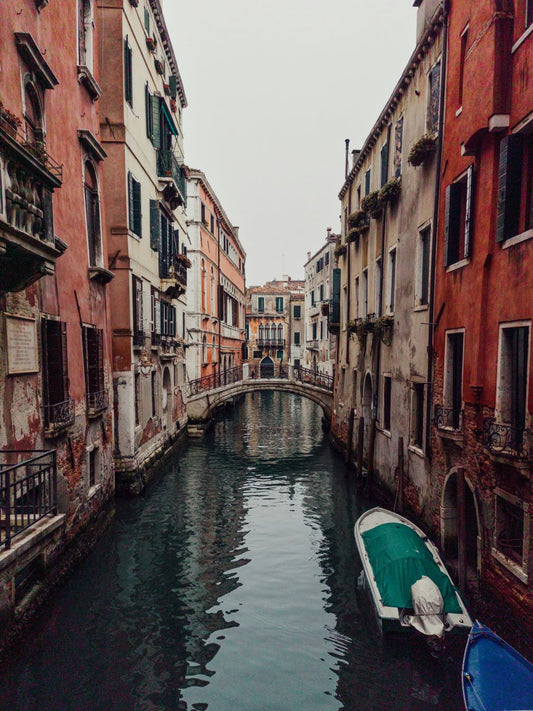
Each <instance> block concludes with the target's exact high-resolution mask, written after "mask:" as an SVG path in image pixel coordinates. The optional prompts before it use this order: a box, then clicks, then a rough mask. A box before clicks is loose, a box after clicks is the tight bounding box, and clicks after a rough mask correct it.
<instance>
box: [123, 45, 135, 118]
mask: <svg viewBox="0 0 533 711" xmlns="http://www.w3.org/2000/svg"><path fill="white" fill-rule="evenodd" d="M124 98H125V99H126V101H127V102H128V104H129V105H130V106H132V107H133V66H132V50H131V47H130V44H129V41H128V38H127V37H126V39H125V40H124Z"/></svg>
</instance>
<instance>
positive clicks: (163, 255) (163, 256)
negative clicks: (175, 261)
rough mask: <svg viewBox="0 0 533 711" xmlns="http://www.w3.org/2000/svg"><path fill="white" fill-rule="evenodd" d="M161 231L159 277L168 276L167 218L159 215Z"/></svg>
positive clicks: (165, 277)
mask: <svg viewBox="0 0 533 711" xmlns="http://www.w3.org/2000/svg"><path fill="white" fill-rule="evenodd" d="M160 221H161V231H160V245H159V276H160V278H161V279H167V278H168V220H167V218H166V217H165V216H164V215H160Z"/></svg>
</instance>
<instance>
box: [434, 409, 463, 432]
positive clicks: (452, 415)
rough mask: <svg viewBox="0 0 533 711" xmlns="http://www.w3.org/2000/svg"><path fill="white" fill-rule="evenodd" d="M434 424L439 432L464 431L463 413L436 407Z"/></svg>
mask: <svg viewBox="0 0 533 711" xmlns="http://www.w3.org/2000/svg"><path fill="white" fill-rule="evenodd" d="M433 423H434V424H435V426H436V427H437V429H439V430H448V431H452V432H462V431H463V411H462V410H456V409H453V408H451V407H444V406H443V405H435V409H434V412H433Z"/></svg>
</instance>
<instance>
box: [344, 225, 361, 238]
mask: <svg viewBox="0 0 533 711" xmlns="http://www.w3.org/2000/svg"><path fill="white" fill-rule="evenodd" d="M360 235H361V228H360V227H354V228H353V229H351V230H350V231H349V232H348V234H347V235H346V241H347V242H357V240H358V239H359V237H360Z"/></svg>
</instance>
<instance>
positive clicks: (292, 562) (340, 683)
mask: <svg viewBox="0 0 533 711" xmlns="http://www.w3.org/2000/svg"><path fill="white" fill-rule="evenodd" d="M321 415H322V413H321V411H320V409H319V408H318V407H317V406H316V405H315V404H313V403H311V402H310V401H306V400H303V399H300V398H297V397H295V396H291V395H287V394H283V393H266V392H265V393H256V394H254V395H248V396H247V397H246V398H245V399H244V400H242V401H241V402H240V403H239V404H238V405H237V406H236V407H235V408H234V409H232V410H231V411H226V413H225V414H224V416H223V417H221V418H219V419H218V421H217V422H216V424H215V426H214V428H213V430H212V431H211V432H210V433H209V434H208V435H207V436H206V437H205V439H203V440H202V441H199V442H192V443H190V444H189V445H188V446H187V447H186V448H185V449H182V450H181V451H180V452H178V453H176V455H175V456H174V457H173V458H172V459H171V461H170V462H169V463H168V466H167V469H166V471H165V472H164V473H163V475H162V476H161V478H160V479H159V480H158V481H157V482H156V483H155V484H154V485H153V486H152V487H151V488H150V489H149V490H148V491H147V493H146V494H145V496H143V497H141V498H139V499H136V500H130V501H119V502H118V503H117V511H116V516H115V519H114V521H113V523H112V524H111V526H110V528H109V529H108V530H107V531H106V533H105V534H104V536H103V537H102V538H101V539H100V541H99V542H98V544H97V546H96V548H95V550H94V551H93V552H92V553H91V554H90V556H89V557H88V558H87V559H86V560H85V561H84V562H83V563H82V564H81V565H80V566H79V567H78V568H77V569H76V570H75V572H74V574H73V575H72V577H70V578H69V580H68V581H67V582H66V584H65V585H64V586H63V587H62V588H61V589H60V590H59V592H58V593H57V594H56V595H55V597H54V599H53V601H51V603H50V604H49V605H48V607H47V608H46V609H45V610H44V611H43V614H42V615H41V616H40V617H39V619H38V620H37V621H36V622H35V624H33V626H32V628H31V630H30V631H29V633H28V634H27V636H26V638H25V639H24V640H23V641H22V642H21V644H20V646H19V647H18V649H17V651H16V652H14V653H13V654H12V656H11V658H10V659H8V660H4V664H3V666H2V669H1V672H0V709H1V710H2V711H19V710H20V711H30V710H32V711H33V710H35V711H93V710H99V711H100V710H101V711H129V710H143V711H155V710H158V711H185V710H191V709H195V710H196V711H202V710H203V709H209V711H334V710H335V711H337V710H340V709H345V710H350V711H366V710H368V711H370V710H372V711H380V710H383V711H395V710H397V711H403V710H409V711H422V710H426V709H442V710H444V709H445V710H446V711H453V710H457V711H460V709H462V708H463V705H462V699H461V694H460V687H459V680H460V657H461V652H462V642H461V644H453V645H451V646H449V647H448V650H447V651H446V653H445V655H444V657H443V658H442V659H440V660H438V661H437V660H434V659H433V658H431V657H430V655H429V654H428V653H427V651H426V648H425V646H424V645H423V644H422V643H420V644H419V643H417V642H414V641H407V640H400V641H397V640H389V641H386V642H385V643H382V642H381V640H380V638H379V636H378V634H377V629H376V628H375V627H374V624H373V620H372V616H371V611H370V609H369V607H368V604H367V601H366V600H365V599H364V598H361V597H360V595H359V593H357V591H356V580H357V576H358V574H359V572H360V569H361V566H360V563H359V559H358V555H357V551H356V548H355V543H354V540H353V524H354V522H355V520H356V518H357V517H358V515H359V514H360V513H361V512H362V511H364V510H365V509H366V508H368V507H370V506H372V505H373V503H374V502H371V501H367V500H364V499H361V498H360V497H359V496H358V495H357V492H356V490H355V487H354V484H353V482H352V481H351V480H350V478H349V477H348V478H347V476H346V472H345V468H344V465H343V463H342V461H341V460H340V459H339V458H338V457H337V456H336V455H335V453H334V452H333V451H332V450H331V448H330V447H329V445H328V442H327V437H326V436H325V435H324V433H323V431H322V428H321Z"/></svg>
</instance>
